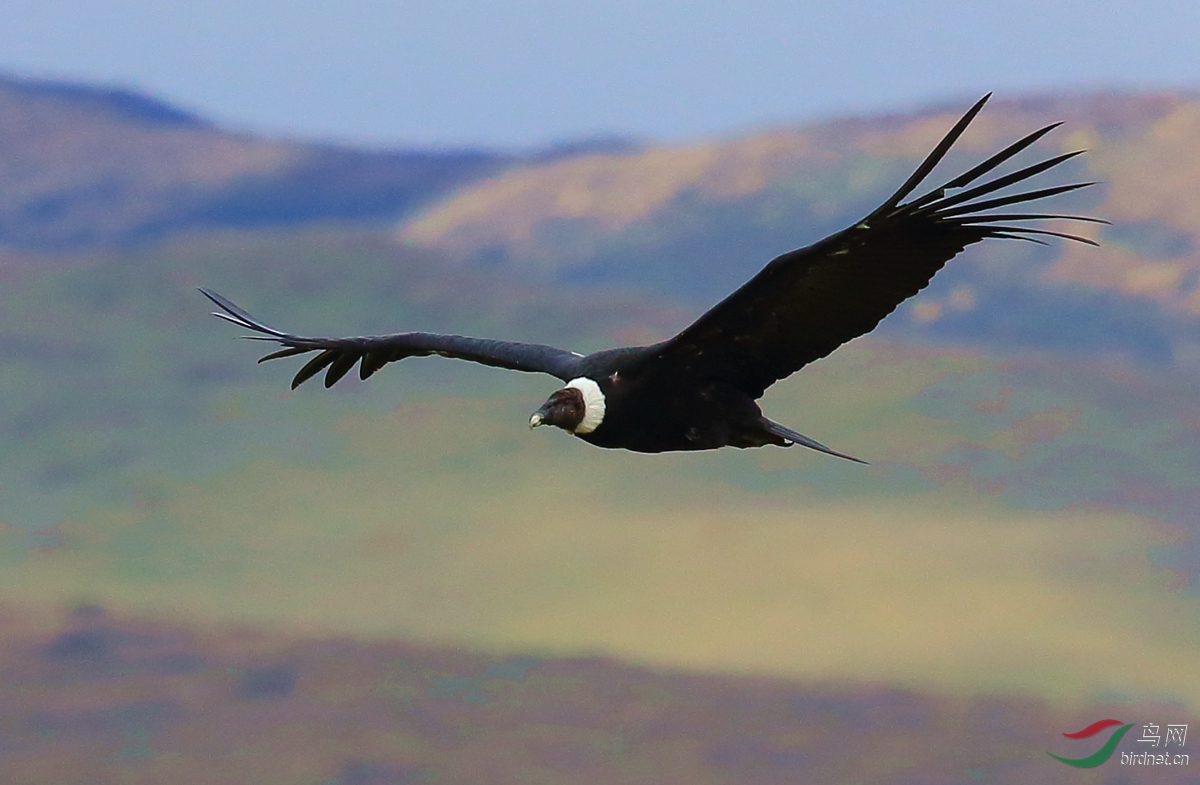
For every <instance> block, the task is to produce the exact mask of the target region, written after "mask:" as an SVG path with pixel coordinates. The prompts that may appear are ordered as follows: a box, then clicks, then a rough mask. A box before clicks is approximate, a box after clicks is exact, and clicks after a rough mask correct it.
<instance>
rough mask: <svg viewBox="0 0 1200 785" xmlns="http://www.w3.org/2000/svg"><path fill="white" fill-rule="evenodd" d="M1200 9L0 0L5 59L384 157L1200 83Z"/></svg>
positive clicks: (951, 1)
mask: <svg viewBox="0 0 1200 785" xmlns="http://www.w3.org/2000/svg"><path fill="white" fill-rule="evenodd" d="M1198 42H1200V2H1196V0H1130V1H1126V0H1002V1H997V2H982V1H980V0H912V1H910V2H896V1H895V0H838V2H814V1H813V0H758V1H751V0H738V2H730V0H694V1H693V2H684V1H683V0H657V2H655V1H654V0H588V2H541V1H539V0H492V1H491V2H488V1H487V0H429V1H427V2H401V1H399V0H391V1H388V0H337V1H336V2H335V1H334V0H185V2H178V3H176V2H167V0H3V2H2V3H0V69H3V70H5V71H8V72H10V73H14V72H15V73H18V74H23V75H28V76H51V77H58V78H67V79H73V80H84V81H99V82H106V83H110V84H117V85H122V86H130V87H137V88H141V89H145V90H148V91H150V92H152V93H154V94H156V95H158V96H160V97H164V98H167V99H169V100H171V101H173V102H176V103H178V104H180V105H182V106H184V107H185V108H188V109H192V110H195V111H198V112H200V113H202V114H204V115H207V116H209V117H211V118H213V119H215V120H217V121H218V122H220V123H222V124H225V125H228V126H233V127H237V128H244V129H250V130H257V131H267V132H271V133H277V134H287V135H292V136H301V137H316V138H326V139H336V140H343V141H351V142H356V143H369V144H378V145H411V144H421V145H425V144H437V145H459V144H479V143H483V144H489V145H518V146H525V145H537V144H545V143H549V142H552V141H555V140H562V139H570V138H578V137H583V136H588V135H595V134H603V133H618V134H623V135H632V136H637V137H646V138H659V139H686V138H694V137H698V136H705V135H711V134H717V133H731V132H737V131H739V130H742V129H745V128H748V127H752V126H756V125H762V124H765V123H770V122H789V121H795V120H804V119H812V118H816V117H821V116H825V115H829V114H832V113H846V112H856V111H860V110H878V109H887V108H901V107H906V106H911V105H913V104H915V103H919V102H923V101H926V100H930V99H935V100H943V99H948V98H953V99H959V100H963V101H967V100H970V99H972V98H975V97H977V96H978V95H979V94H981V93H983V92H986V91H988V90H996V91H997V92H998V93H999V94H1000V95H1005V94H1015V93H1017V92H1022V91H1030V90H1047V89H1053V88H1060V87H1089V88H1107V87H1147V86H1155V87H1191V88H1200V43H1198Z"/></svg>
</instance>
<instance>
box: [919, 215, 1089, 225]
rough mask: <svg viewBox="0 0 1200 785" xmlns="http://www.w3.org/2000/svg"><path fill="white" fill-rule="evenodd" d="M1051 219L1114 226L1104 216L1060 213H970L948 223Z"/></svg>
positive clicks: (969, 223)
mask: <svg viewBox="0 0 1200 785" xmlns="http://www.w3.org/2000/svg"><path fill="white" fill-rule="evenodd" d="M943 217H944V216H943ZM1050 219H1062V220H1064V221H1083V222H1085V223H1091V224H1104V225H1105V226H1112V221H1106V220H1104V219H1103V218H1091V217H1089V216H1086V215H1060V214H1058V213H991V214H988V215H968V216H966V217H964V218H952V219H950V220H949V221H948V223H956V224H958V225H960V226H971V225H972V224H983V223H988V222H990V221H1046V220H1050Z"/></svg>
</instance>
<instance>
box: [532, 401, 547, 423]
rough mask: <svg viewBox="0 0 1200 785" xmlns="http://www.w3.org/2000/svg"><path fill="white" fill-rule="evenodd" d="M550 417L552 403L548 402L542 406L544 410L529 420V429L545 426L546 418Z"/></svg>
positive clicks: (537, 412)
mask: <svg viewBox="0 0 1200 785" xmlns="http://www.w3.org/2000/svg"><path fill="white" fill-rule="evenodd" d="M549 416H550V402H549V401H546V402H545V403H543V404H542V408H540V409H538V410H537V411H536V412H534V413H533V416H532V417H530V418H529V427H530V428H536V427H538V426H539V425H545V423H546V418H547V417H549Z"/></svg>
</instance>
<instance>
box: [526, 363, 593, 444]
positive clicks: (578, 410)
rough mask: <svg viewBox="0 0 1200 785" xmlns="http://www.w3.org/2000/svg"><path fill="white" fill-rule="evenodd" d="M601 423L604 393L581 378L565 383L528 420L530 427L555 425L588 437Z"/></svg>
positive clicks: (586, 379) (590, 382)
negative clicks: (586, 434) (564, 385)
mask: <svg viewBox="0 0 1200 785" xmlns="http://www.w3.org/2000/svg"><path fill="white" fill-rule="evenodd" d="M603 421H604V393H603V392H602V391H601V390H600V385H598V384H596V382H594V381H592V380H591V379H588V378H586V377H583V376H581V377H580V378H578V379H572V380H571V381H569V382H567V386H566V387H564V388H562V389H561V390H556V391H555V392H554V394H553V395H551V396H550V397H549V398H547V399H546V402H545V403H543V404H542V408H540V409H538V410H537V411H536V412H534V413H533V416H532V417H530V418H529V427H530V428H536V427H538V426H539V425H557V426H558V427H559V428H562V429H563V430H564V431H570V432H571V433H591V432H592V431H594V430H596V429H597V428H599V427H600V423H601V422H603Z"/></svg>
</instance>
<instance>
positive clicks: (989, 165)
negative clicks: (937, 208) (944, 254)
mask: <svg viewBox="0 0 1200 785" xmlns="http://www.w3.org/2000/svg"><path fill="white" fill-rule="evenodd" d="M1060 125H1062V123H1054V124H1052V125H1048V126H1046V127H1045V128H1039V129H1038V130H1036V131H1034V132H1033V133H1031V134H1029V135H1028V136H1026V137H1025V138H1024V139H1019V140H1017V141H1016V142H1013V143H1012V144H1010V145H1009V146H1008V147H1006V148H1004V149H1003V150H1001V151H1000V152H998V153H996V154H995V155H993V156H992V157H991V158H989V159H987V160H986V161H984V162H983V163H981V164H979V165H978V166H975V167H973V168H972V169H969V170H968V171H966V172H963V173H962V174H960V175H959V176H958V177H955V178H954V179H953V180H950V181H949V182H947V183H945V184H944V185H942V186H941V187H939V188H935V189H933V190H932V191H930V192H929V193H927V194H925V195H924V196H921V197H918V198H917V199H914V200H912V201H911V202H909V203H908V204H906V205H905V207H909V208H917V207H923V206H924V205H927V204H929V203H930V202H933V201H936V200H938V199H941V198H942V197H943V196H945V195H946V191H949V190H950V189H951V188H962V187H964V186H967V185H970V184H971V183H972V182H974V181H975V180H977V179H978V178H979V177H981V176H982V175H985V174H987V173H988V172H990V171H992V170H993V169H995V168H996V167H997V166H999V165H1000V164H1002V163H1004V162H1005V161H1007V160H1008V159H1009V158H1012V157H1013V156H1014V155H1016V154H1017V153H1019V152H1021V151H1022V150H1024V149H1025V148H1026V147H1029V146H1030V145H1031V144H1033V143H1034V142H1036V141H1037V140H1039V139H1041V138H1042V137H1043V136H1045V135H1046V134H1048V133H1050V132H1051V131H1053V130H1054V129H1055V128H1058V127H1059V126H1060Z"/></svg>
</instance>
